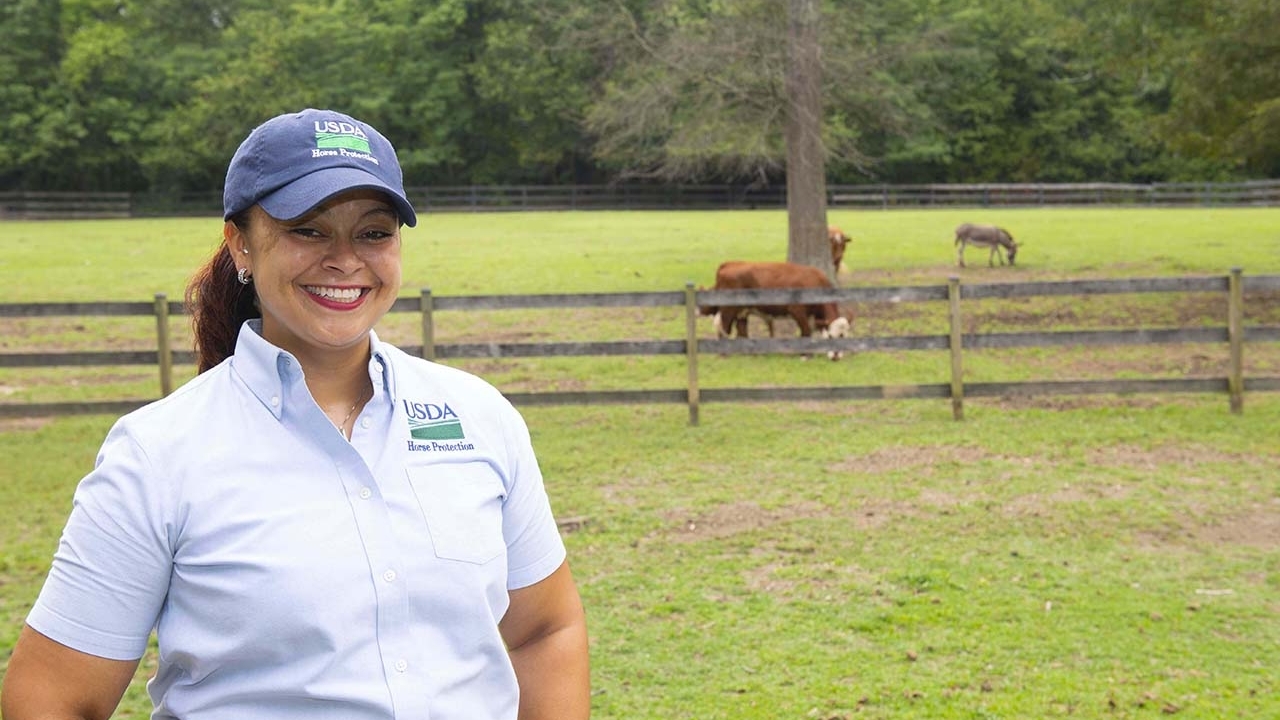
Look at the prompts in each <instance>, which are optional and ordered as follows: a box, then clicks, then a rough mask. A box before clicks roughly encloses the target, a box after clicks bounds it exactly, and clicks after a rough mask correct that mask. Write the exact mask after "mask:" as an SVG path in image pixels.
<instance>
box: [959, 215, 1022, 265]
mask: <svg viewBox="0 0 1280 720" xmlns="http://www.w3.org/2000/svg"><path fill="white" fill-rule="evenodd" d="M955 245H956V264H957V265H959V266H960V267H964V248H965V245H977V246H978V247H987V248H991V253H990V254H988V255H987V265H988V266H989V267H995V265H996V262H995V261H996V258H1000V264H1001V265H1003V264H1004V255H1002V254H1001V253H1000V250H1001V248H1003V249H1004V251H1005V252H1006V253H1008V254H1009V264H1010V265H1013V258H1014V257H1015V256H1016V255H1017V254H1018V243H1016V242H1014V240H1013V236H1012V235H1010V234H1009V231H1008V230H1005V229H1004V228H998V227H996V226H995V225H974V224H972V223H964V224H963V225H961V226H959V227H957V228H956V241H955Z"/></svg>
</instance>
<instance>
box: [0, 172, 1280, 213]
mask: <svg viewBox="0 0 1280 720" xmlns="http://www.w3.org/2000/svg"><path fill="white" fill-rule="evenodd" d="M405 191H406V193H407V194H408V196H409V199H410V200H411V201H412V202H413V203H414V205H415V206H416V207H417V208H418V209H419V211H420V212H425V211H431V212H442V211H443V212H508V211H514V212H518V211H531V210H682V209H689V210H695V209H697V210H705V209H714V210H722V209H748V208H785V207H786V206H787V194H786V188H785V187H784V186H781V185H772V186H767V187H753V186H747V185H691V184H690V185H685V184H668V185H659V184H624V183H614V184H603V185H459V186H435V187H431V186H418V187H408V188H405ZM827 204H828V205H829V206H830V207H831V208H832V209H840V208H879V209H892V208H916V207H1035V206H1090V205H1094V206H1096V205H1103V206H1149V207H1206V206H1209V207H1274V206H1277V205H1280V180H1249V181H1242V182H1194V183H1150V184H1136V183H1105V182H1091V183H980V184H956V183H934V184H921V185H888V184H885V185H842V184H829V185H828V186H827ZM221 212H222V193H221V191H205V192H189V193H178V194H174V193H168V192H163V193H127V192H93V193H86V192H27V191H21V190H12V191H5V192H0V219H4V218H12V219H28V220H33V219H47V218H59V219H71V218H94V217H173V216H213V217H216V216H219V215H221Z"/></svg>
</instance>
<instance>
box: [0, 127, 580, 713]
mask: <svg viewBox="0 0 1280 720" xmlns="http://www.w3.org/2000/svg"><path fill="white" fill-rule="evenodd" d="M224 221H225V222H224V225H223V239H224V243H223V245H222V247H221V248H220V249H219V251H218V253H217V254H216V255H215V256H214V257H213V258H212V259H211V260H210V261H209V263H208V264H207V265H206V266H205V267H204V268H202V269H201V270H200V271H199V272H198V273H197V274H196V276H195V278H194V280H193V281H192V284H191V286H190V287H189V288H188V293H187V298H188V303H189V304H190V305H191V309H192V314H193V318H194V323H195V329H196V345H197V354H198V358H199V368H200V371H201V373H200V375H199V376H197V377H196V378H195V379H194V380H192V381H191V382H189V383H187V384H186V385H185V386H183V387H182V388H181V389H180V390H179V391H177V392H175V393H174V394H172V395H171V396H169V397H167V398H165V399H163V400H160V401H159V402H156V403H152V404H151V405H149V406H147V407H145V408H142V409H140V410H138V411H136V412H134V413H131V414H129V415H127V416H125V417H124V418H122V419H121V420H120V421H119V422H117V423H116V425H115V427H113V428H112V430H111V432H110V433H109V434H108V436H107V439H106V441H105V443H104V444H103V447H102V450H101V452H100V454H99V456H98V461H97V465H96V467H95V469H94V470H93V471H92V472H91V473H90V474H89V475H88V476H86V477H85V479H84V480H83V481H82V482H81V484H80V486H79V488H78V489H77V491H76V495H75V503H74V508H73V510H72V513H71V516H70V518H69V520H68V522H67V527H66V529H65V530H64V532H63V537H62V540H61V542H60V544H59V547H58V551H57V554H56V556H55V558H54V561H53V566H52V568H51V570H50V572H49V576H48V579H47V580H46V582H45V586H44V588H43V590H42V591H41V594H40V597H39V598H38V599H37V601H36V604H35V606H34V608H33V609H32V610H31V613H30V615H29V616H28V618H27V626H26V627H25V628H24V629H23V632H22V635H21V637H20V638H19V640H18V644H17V646H16V647H15V648H14V652H13V656H12V659H11V661H10V664H9V667H8V671H7V674H6V677H5V681H4V691H3V698H2V702H0V705H2V707H3V715H4V718H5V720H22V719H23V718H31V717H41V718H45V717H59V718H61V717H66V718H106V717H109V716H110V715H111V713H112V712H113V711H114V709H115V707H116V705H117V704H118V703H119V700H120V697H121V695H122V694H123V692H124V690H125V688H126V686H127V685H128V683H129V681H130V679H131V678H132V677H133V674H134V671H135V669H136V667H137V664H138V660H139V658H140V657H141V656H142V654H143V652H144V650H145V649H146V646H147V641H148V637H149V635H150V633H151V631H152V629H153V628H154V630H155V632H156V638H157V642H158V645H159V658H160V659H159V668H158V670H157V673H156V676H155V678H153V679H152V680H151V682H150V683H149V685H148V690H149V692H150V694H151V698H152V700H153V702H154V703H155V712H154V713H153V716H152V717H154V718H184V719H186V720H204V719H206V718H208V719H213V718H236V719H241V718H343V719H344V720H350V719H359V718H428V717H429V718H432V719H433V720H449V719H452V718H457V719H459V720H478V719H481V718H484V719H488V718H495V719H496V718H517V717H518V718H520V720H532V719H534V718H547V719H548V720H552V719H554V720H569V719H572V718H586V717H587V715H588V705H589V690H588V684H589V681H588V660H587V639H586V638H587V636H586V623H585V617H584V613H583V610H582V605H581V602H580V600H579V597H578V592H577V589H576V587H575V585H574V582H573V579H572V577H571V575H570V572H569V569H568V565H567V564H566V562H565V551H564V546H563V543H562V542H561V540H560V536H559V533H558V531H557V528H556V524H555V521H554V519H553V517H552V515H551V510H550V506H549V503H548V501H547V497H546V494H545V491H544V489H543V484H542V476H541V474H540V472H539V469H538V464H537V460H536V459H535V457H534V454H533V450H532V447H531V444H530V441H529V434H528V430H527V428H526V426H525V424H524V422H523V421H522V419H521V418H520V416H519V415H518V414H517V412H516V411H515V410H514V409H513V408H512V407H511V405H510V404H509V403H507V402H506V401H505V399H504V398H503V397H502V396H501V395H500V394H499V393H498V392H497V391H496V390H495V389H494V388H493V387H491V386H490V385H488V384H487V383H485V382H483V381H481V380H479V379H478V378H476V377H474V376H471V375H468V374H466V373H463V372H461V371H458V370H455V369H451V368H448V367H444V366H440V365H435V364H432V363H429V362H426V361H424V360H421V359H417V358H413V357H410V356H408V355H406V354H404V353H403V352H400V351H399V350H397V349H396V348H394V347H392V346H390V345H387V344H385V343H383V342H381V341H380V340H379V339H378V338H377V336H376V334H375V333H374V332H373V327H374V325H375V324H376V323H377V322H378V320H379V319H380V318H381V317H382V316H383V314H384V313H386V312H387V311H388V310H389V309H390V308H391V305H392V303H393V302H394V301H395V299H396V296H397V294H398V292H399V289H400V227H401V226H402V225H406V224H407V225H409V226H413V225H414V224H415V223H416V222H417V216H416V214H415V213H414V210H413V206H412V205H411V204H410V203H409V201H408V200H407V199H406V197H405V193H404V188H403V185H402V179H401V172H400V166H399V163H398V162H397V159H396V156H395V151H394V149H393V148H392V146H391V144H390V143H389V142H388V141H387V140H386V139H385V138H384V137H383V136H382V135H381V134H380V133H378V131H377V130H375V129H374V128H372V127H370V126H368V125H366V124H364V123H362V122H360V121H358V120H356V119H354V118H351V117H349V116H347V115H342V114H339V113H336V112H332V111H324V110H313V109H308V110H304V111H302V112H300V113H296V114H290V115H282V116H279V117H276V118H273V119H272V120H269V121H267V122H266V123H264V124H263V125H261V126H259V127H258V128H256V129H255V130H254V131H253V132H252V133H251V134H250V135H249V136H248V138H247V139H246V140H245V141H244V143H242V144H241V146H240V148H239V150H237V152H236V154H235V156H234V157H233V158H232V161H231V165H230V167H229V169H228V171H227V180H226V189H225V194H224Z"/></svg>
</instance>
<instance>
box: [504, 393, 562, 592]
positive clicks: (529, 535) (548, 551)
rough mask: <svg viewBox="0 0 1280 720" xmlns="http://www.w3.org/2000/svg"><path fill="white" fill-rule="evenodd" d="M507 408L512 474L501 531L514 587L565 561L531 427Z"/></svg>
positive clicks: (509, 584)
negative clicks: (505, 542)
mask: <svg viewBox="0 0 1280 720" xmlns="http://www.w3.org/2000/svg"><path fill="white" fill-rule="evenodd" d="M507 411H508V412H509V417H507V418H505V423H504V425H505V432H506V442H507V453H508V458H509V462H510V464H509V472H510V476H509V478H508V480H507V484H508V489H507V491H508V495H507V500H506V503H505V505H504V507H503V520H502V532H503V536H504V537H505V538H506V541H507V567H508V570H507V588H508V589H511V590H514V589H516V588H521V587H526V586H529V585H533V584H534V583H536V582H538V581H539V580H542V579H544V578H546V577H547V576H548V575H550V574H551V573H552V572H554V571H555V569H556V568H558V567H560V564H561V563H563V562H564V559H565V548H564V541H563V540H562V539H561V537H560V529H559V527H558V526H557V525H556V520H555V517H554V515H553V514H552V512H551V502H550V500H549V498H548V497H547V492H546V488H545V487H544V485H543V480H542V471H541V469H540V468H539V467H538V459H537V457H536V456H535V454H534V451H533V442H532V440H531V439H530V437H529V428H528V426H527V425H526V424H525V422H524V418H522V417H521V416H520V414H519V413H518V412H517V411H516V410H515V408H513V407H510V406H508V407H507Z"/></svg>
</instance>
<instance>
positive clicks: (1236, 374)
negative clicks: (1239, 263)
mask: <svg viewBox="0 0 1280 720" xmlns="http://www.w3.org/2000/svg"><path fill="white" fill-rule="evenodd" d="M1243 272H1244V271H1243V270H1241V269H1240V268H1238V267H1236V268H1231V275H1230V276H1228V277H1227V340H1228V342H1229V343H1231V367H1230V370H1229V373H1230V374H1229V375H1228V376H1227V392H1228V393H1229V394H1230V395H1231V412H1232V413H1234V414H1236V415H1239V414H1241V413H1242V412H1244V281H1243V277H1242V276H1243Z"/></svg>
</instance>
